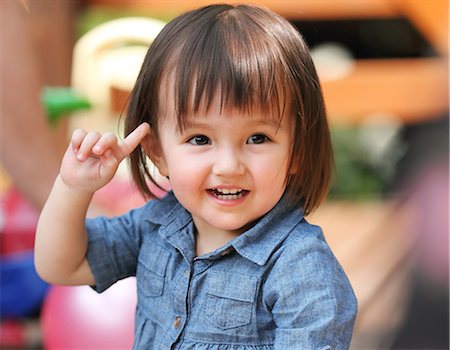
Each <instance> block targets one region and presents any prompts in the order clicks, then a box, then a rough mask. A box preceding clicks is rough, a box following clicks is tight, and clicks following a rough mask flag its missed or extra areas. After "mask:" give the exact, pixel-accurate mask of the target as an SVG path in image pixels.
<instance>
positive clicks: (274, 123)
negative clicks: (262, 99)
mask: <svg viewBox="0 0 450 350" xmlns="http://www.w3.org/2000/svg"><path fill="white" fill-rule="evenodd" d="M205 119H206V118H205ZM230 119H231V118H230ZM281 122H282V120H281V119H279V120H278V119H274V118H258V119H256V118H255V119H252V118H250V119H249V124H250V126H259V125H267V126H270V127H273V128H275V129H277V131H278V130H280V129H283V128H282V126H281ZM189 128H200V129H211V128H212V127H211V125H210V124H209V123H207V122H203V121H200V122H198V121H196V119H195V118H190V119H186V120H185V121H184V123H183V127H182V128H180V126H179V125H178V126H177V131H178V132H180V131H182V130H185V129H189Z"/></svg>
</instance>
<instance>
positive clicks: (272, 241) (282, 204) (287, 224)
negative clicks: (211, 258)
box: [230, 195, 303, 266]
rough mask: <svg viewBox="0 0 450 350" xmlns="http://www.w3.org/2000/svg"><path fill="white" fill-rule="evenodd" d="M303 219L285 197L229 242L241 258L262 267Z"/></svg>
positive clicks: (301, 211) (300, 212)
mask: <svg viewBox="0 0 450 350" xmlns="http://www.w3.org/2000/svg"><path fill="white" fill-rule="evenodd" d="M302 219H303V210H301V209H300V208H298V207H295V206H292V205H290V203H289V201H288V199H287V198H286V195H284V196H283V197H282V198H281V199H280V201H279V202H278V203H277V205H275V207H273V208H272V210H270V211H269V212H268V213H267V214H266V215H264V216H263V217H262V218H261V219H260V220H259V222H258V223H257V224H256V225H255V226H253V227H252V228H250V229H249V230H248V231H246V232H244V233H243V234H241V235H240V236H239V237H237V238H235V239H234V240H232V241H231V242H230V244H231V245H232V246H233V248H234V249H235V250H236V251H237V252H238V253H239V254H240V255H241V256H243V257H245V258H247V259H249V260H251V261H253V262H254V263H255V264H257V265H260V266H263V265H264V264H265V263H266V262H267V260H268V259H269V257H270V256H271V255H272V253H273V251H274V250H275V249H276V248H277V247H278V246H279V245H280V244H281V242H282V241H283V240H284V239H285V238H286V237H287V236H288V235H289V233H290V232H291V231H292V230H293V229H294V227H296V226H297V225H298V224H299V223H300V222H301V221H302Z"/></svg>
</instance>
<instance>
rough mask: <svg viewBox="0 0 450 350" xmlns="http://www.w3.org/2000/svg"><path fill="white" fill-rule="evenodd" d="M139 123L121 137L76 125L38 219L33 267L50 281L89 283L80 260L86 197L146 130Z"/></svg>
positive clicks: (90, 279) (90, 276)
mask: <svg viewBox="0 0 450 350" xmlns="http://www.w3.org/2000/svg"><path fill="white" fill-rule="evenodd" d="M148 132H149V126H148V124H146V123H144V124H142V125H140V126H139V127H138V128H136V130H135V131H133V132H132V133H131V134H130V135H128V137H126V138H125V139H124V140H123V141H122V142H118V140H117V138H116V137H115V136H114V135H113V134H111V133H108V134H104V135H100V134H98V133H86V132H84V131H82V130H76V131H75V132H74V133H73V135H72V140H71V142H70V145H69V147H68V149H67V151H66V153H65V155H64V157H63V161H62V164H61V169H60V173H59V175H58V177H57V178H56V181H55V183H54V185H53V188H52V191H51V193H50V196H49V198H48V200H47V202H46V204H45V205H44V208H43V210H42V213H41V216H40V218H39V222H38V226H37V231H36V242H35V266H36V270H37V272H38V273H39V275H40V276H41V277H42V278H43V279H44V280H46V281H48V282H50V283H55V284H69V285H81V284H88V285H93V284H95V281H94V277H93V274H92V272H91V270H90V268H89V265H88V262H87V260H86V253H87V241H88V239H87V234H86V230H85V226H84V225H85V217H86V212H87V209H88V207H89V204H90V202H91V199H92V196H93V194H94V193H95V191H97V190H98V189H100V188H101V187H103V186H104V185H106V184H107V183H108V182H109V181H111V179H112V178H113V176H114V174H115V173H116V170H117V168H118V166H119V163H120V162H121V161H122V160H123V159H124V158H125V157H126V156H128V155H129V154H130V153H131V152H132V151H133V150H134V148H136V146H137V145H138V144H139V143H140V142H141V141H142V139H143V138H144V137H145V136H146V135H147V134H148Z"/></svg>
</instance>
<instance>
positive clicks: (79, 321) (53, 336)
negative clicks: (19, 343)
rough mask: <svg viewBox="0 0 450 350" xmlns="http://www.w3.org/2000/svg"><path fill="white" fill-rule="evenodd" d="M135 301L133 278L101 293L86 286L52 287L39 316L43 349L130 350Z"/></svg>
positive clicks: (134, 281)
mask: <svg viewBox="0 0 450 350" xmlns="http://www.w3.org/2000/svg"><path fill="white" fill-rule="evenodd" d="M136 302H137V298H136V280H135V279H134V278H128V279H126V280H123V281H120V282H118V283H116V284H115V285H113V286H111V287H110V288H109V289H108V290H106V291H105V292H103V293H102V294H98V293H96V292H95V291H94V290H92V289H91V288H90V287H87V286H80V287H62V286H54V287H52V288H51V290H50V292H49V293H48V296H47V298H46V300H45V302H44V306H43V309H42V315H41V327H42V338H43V343H44V348H45V349H48V350H52V349H55V350H56V349H67V350H68V349H83V350H94V349H95V350H100V349H102V350H103V349H130V348H131V347H132V344H133V339H134V314H135V309H136Z"/></svg>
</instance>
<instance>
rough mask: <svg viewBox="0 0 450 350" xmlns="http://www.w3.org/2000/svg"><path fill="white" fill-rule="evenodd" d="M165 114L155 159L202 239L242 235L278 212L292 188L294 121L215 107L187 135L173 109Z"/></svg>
mask: <svg viewBox="0 0 450 350" xmlns="http://www.w3.org/2000/svg"><path fill="white" fill-rule="evenodd" d="M165 112H166V114H165V117H163V118H162V119H163V120H162V122H161V123H160V125H159V127H158V134H159V142H160V143H159V147H158V148H159V152H157V156H156V157H153V159H154V161H155V163H156V165H157V166H158V168H159V170H160V172H161V173H162V174H163V175H165V176H169V177H170V184H171V187H172V190H173V193H174V194H175V196H176V197H177V199H178V200H179V201H180V203H181V204H182V205H183V206H184V207H185V208H186V209H187V210H188V211H189V212H190V213H191V214H192V217H193V220H194V223H195V226H196V229H197V230H198V232H199V233H200V234H201V233H202V232H208V233H211V232H222V233H227V234H230V233H231V234H233V235H238V234H240V233H242V232H243V231H244V230H245V229H247V228H248V227H249V224H250V225H251V224H252V223H253V222H254V221H255V220H257V219H259V218H260V217H261V216H263V215H264V214H266V213H267V212H268V211H269V210H270V209H272V208H273V207H274V206H275V204H276V203H277V202H278V200H279V199H280V198H281V196H282V194H283V192H284V190H285V187H286V184H285V182H286V181H285V180H286V176H287V172H288V163H289V156H290V152H291V145H292V141H293V129H294V125H293V121H292V118H290V117H289V116H284V117H283V119H282V120H281V122H280V121H278V120H275V121H273V120H272V121H271V118H267V116H263V115H258V114H252V115H248V114H244V113H242V112H240V111H238V110H235V109H231V110H228V111H226V112H224V111H223V110H222V112H220V107H219V105H218V104H217V103H215V104H213V105H212V106H211V108H210V109H209V110H208V112H206V113H204V114H201V115H197V116H195V117H193V118H191V119H190V120H189V122H188V123H187V124H186V128H185V129H184V130H182V131H181V130H179V128H178V125H177V121H176V117H175V111H174V109H173V107H171V105H169V104H166V110H165ZM272 119H273V118H272Z"/></svg>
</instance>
